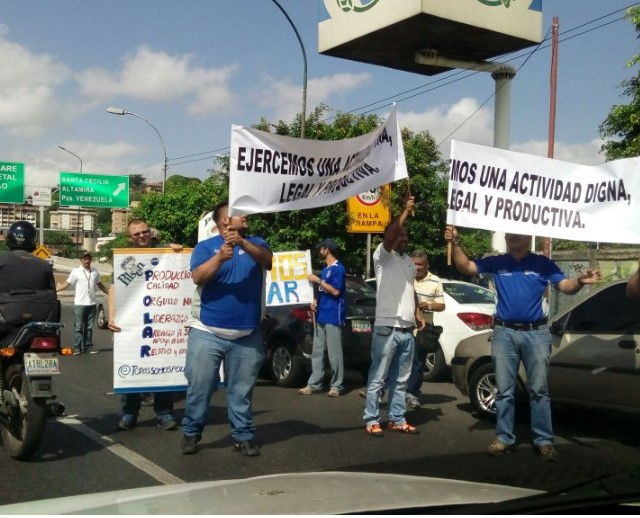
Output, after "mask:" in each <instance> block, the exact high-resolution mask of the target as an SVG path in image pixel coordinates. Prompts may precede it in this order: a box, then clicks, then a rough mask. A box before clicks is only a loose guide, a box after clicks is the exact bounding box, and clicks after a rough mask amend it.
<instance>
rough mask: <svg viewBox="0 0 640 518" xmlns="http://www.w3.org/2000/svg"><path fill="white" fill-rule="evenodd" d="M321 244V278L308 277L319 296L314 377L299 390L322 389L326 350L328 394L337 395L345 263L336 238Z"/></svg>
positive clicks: (341, 369)
mask: <svg viewBox="0 0 640 518" xmlns="http://www.w3.org/2000/svg"><path fill="white" fill-rule="evenodd" d="M318 247H319V248H320V255H321V256H322V258H323V259H324V261H325V263H326V266H325V267H324V268H323V270H322V272H320V277H318V276H317V275H315V274H313V273H310V274H309V277H308V278H309V281H310V282H313V283H316V284H317V285H318V298H317V300H316V301H314V302H313V304H311V310H312V311H315V312H316V313H317V316H316V324H317V325H316V329H315V333H314V337H313V353H312V355H311V376H310V377H309V381H308V382H307V386H306V387H304V388H301V389H300V390H299V391H298V392H300V394H302V395H303V396H308V395H309V394H313V393H314V392H321V391H322V388H323V379H324V351H325V349H326V350H327V356H328V357H329V365H330V366H331V386H330V388H329V397H338V396H339V395H340V392H342V389H343V386H342V380H343V378H344V364H343V360H342V326H343V325H344V321H345V317H346V300H345V296H346V291H347V290H346V280H345V273H346V272H345V269H344V266H342V263H340V261H338V250H339V247H338V243H336V241H335V240H334V239H325V240H324V241H322V242H321V243H319V244H318Z"/></svg>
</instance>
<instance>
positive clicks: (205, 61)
mask: <svg viewBox="0 0 640 518" xmlns="http://www.w3.org/2000/svg"><path fill="white" fill-rule="evenodd" d="M279 1H280V4H281V5H282V6H283V8H284V9H286V11H287V12H288V14H289V16H290V17H291V19H292V20H293V22H294V23H295V24H296V27H297V28H298V31H299V32H300V34H301V37H302V39H303V42H304V45H305V48H306V53H307V59H308V100H307V111H308V112H309V111H311V110H312V109H313V108H314V107H315V106H317V105H318V104H319V103H325V104H327V105H329V106H330V107H331V109H332V110H334V111H335V110H338V111H342V112H355V113H362V112H365V111H367V112H371V113H376V114H378V115H380V116H381V117H386V115H387V114H388V113H389V111H390V109H391V107H390V105H389V103H390V102H392V101H393V100H395V101H397V110H398V117H399V120H400V124H401V125H402V126H406V127H408V128H410V129H411V130H413V131H422V130H429V131H430V132H431V134H432V135H434V137H435V138H436V140H437V141H438V142H439V143H442V150H443V153H444V155H445V156H447V155H448V149H449V146H448V141H447V140H446V137H448V136H449V135H450V134H451V133H452V132H453V131H454V130H456V129H457V130H456V131H455V133H454V134H453V138H457V139H459V140H464V141H468V142H473V143H479V144H486V145H491V143H492V141H493V99H492V98H491V97H492V95H493V92H494V82H493V80H492V79H491V78H490V76H489V75H488V74H483V73H478V74H474V75H469V74H468V73H465V74H461V73H460V72H448V73H446V74H441V75H439V76H433V77H430V76H423V75H418V74H412V73H408V72H402V71H397V70H391V69H386V68H383V67H377V66H373V65H366V64H363V63H357V62H353V61H347V60H343V59H339V58H334V57H328V56H323V55H320V54H318V52H317V45H318V30H317V24H318V19H319V18H318V11H319V8H320V6H321V5H322V0H279ZM382 1H389V2H401V1H402V0H382ZM449 1H456V0H449ZM512 1H514V2H515V1H522V0H512ZM633 4H634V2H632V1H629V0H624V1H621V0H543V35H544V34H547V32H548V31H550V29H551V23H552V19H553V17H554V16H558V17H559V22H560V45H559V59H558V93H557V115H556V117H557V120H556V135H555V157H556V158H558V159H561V160H566V161H570V162H576V163H583V164H597V163H601V162H603V161H604V159H603V157H602V156H601V155H599V153H598V151H599V147H600V145H601V142H600V140H599V136H598V125H599V124H600V123H601V122H602V121H603V120H604V118H605V117H606V115H607V113H608V112H609V110H610V108H611V106H612V105H614V104H616V103H619V102H621V98H620V95H621V93H622V92H621V89H620V88H619V84H620V82H621V81H622V80H623V79H625V78H628V77H631V75H632V74H634V73H635V70H634V69H628V68H626V67H625V65H626V63H627V61H628V60H629V59H630V58H631V57H632V56H633V55H634V54H636V53H638V50H639V49H638V40H637V39H636V34H635V31H634V29H633V26H632V25H631V23H629V22H627V21H624V20H622V16H623V11H621V10H622V9H623V8H625V7H628V6H630V5H633ZM0 6H1V9H0V161H2V162H5V161H13V162H23V163H25V171H26V183H27V184H28V185H36V186H38V185H39V186H47V185H50V186H54V185H56V184H57V182H58V173H59V171H77V170H79V161H78V160H77V159H76V158H75V157H74V156H72V155H70V154H68V153H65V152H64V151H62V150H60V149H59V148H58V146H63V147H65V148H66V149H68V150H69V151H72V152H73V153H75V154H76V155H78V156H80V157H81V159H82V161H83V171H84V172H93V173H102V174H130V173H140V174H143V175H145V176H146V177H147V178H148V179H149V180H156V181H157V180H160V179H161V177H162V159H163V152H162V146H161V143H160V140H159V139H158V137H157V135H156V134H155V133H154V132H153V130H152V129H151V128H150V127H149V126H148V125H147V124H145V123H144V122H143V121H141V120H139V119H137V118H135V117H132V116H124V117H121V116H116V115H111V114H108V113H107V112H106V109H107V108H108V107H120V108H124V109H125V110H127V111H131V112H134V113H137V114H139V115H141V116H143V117H145V118H146V119H148V120H149V121H150V122H152V123H153V124H154V125H155V126H156V128H157V129H158V131H159V132H160V134H161V135H162V137H163V140H164V142H165V144H166V148H167V156H168V157H169V175H171V174H178V173H179V174H184V175H186V176H195V177H199V178H205V177H206V175H207V169H208V168H211V167H212V166H213V164H214V162H213V160H214V159H213V157H214V156H215V155H216V154H224V153H226V152H228V147H229V143H230V128H231V125H232V124H240V125H246V126H249V125H251V124H253V123H255V122H257V121H258V120H259V119H260V118H261V117H265V118H266V119H267V120H269V121H270V122H277V121H278V120H279V119H283V120H286V121H290V120H292V118H293V116H294V115H295V114H296V113H298V112H300V111H301V106H302V76H303V60H302V52H301V49H300V46H299V44H298V41H297V39H296V37H295V34H294V32H293V30H292V29H291V27H290V25H289V23H288V22H287V20H286V18H285V17H284V15H283V14H282V12H281V11H280V10H279V9H278V8H277V6H276V5H275V4H274V3H273V2H272V1H271V0H192V1H190V2H178V1H176V0H127V1H125V0H109V1H108V2H90V1H86V0H57V1H55V2H53V1H45V0H20V1H15V0H0ZM578 27H581V28H580V29H576V28H578ZM580 33H582V34H580ZM549 35H550V32H549ZM549 37H550V36H549ZM533 50H534V48H531V49H528V50H527V51H521V52H518V53H516V54H515V55H513V56H508V57H504V56H503V57H501V58H500V60H502V61H505V60H506V59H511V58H515V59H513V60H512V61H510V62H511V64H512V65H514V66H515V67H516V68H517V69H518V72H517V75H516V78H515V79H514V81H513V84H512V113H511V137H510V140H511V149H514V150H516V151H522V152H526V153H532V154H538V155H542V156H546V154H547V138H548V124H549V122H548V121H549V118H548V117H549V84H550V81H549V77H550V59H551V46H550V40H548V41H547V42H545V43H543V44H542V45H541V46H540V48H539V49H538V50H536V52H534V53H532V54H531V51H533ZM454 74H457V75H454ZM462 75H464V76H466V77H464V78H463V79H461V78H460V77H461V76H462ZM442 79H448V81H442ZM436 81H437V83H436ZM444 83H446V84H444ZM416 94H417V95H416ZM384 99H387V100H385V101H383V100H384ZM487 101H488V102H487ZM483 103H486V104H483ZM364 106H367V108H365V109H363V108H362V107H364ZM470 116H471V117H470ZM469 117H470V118H469ZM467 119H468V120H467ZM465 120H467V122H466V123H465V124H464V125H463V126H460V125H461V123H462V122H463V121H465Z"/></svg>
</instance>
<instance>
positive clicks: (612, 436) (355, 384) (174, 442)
mask: <svg viewBox="0 0 640 518" xmlns="http://www.w3.org/2000/svg"><path fill="white" fill-rule="evenodd" d="M69 303H70V301H69V300H65V303H64V311H63V317H64V321H65V324H66V327H65V329H64V332H63V340H65V341H66V342H67V343H71V328H72V325H71V324H72V322H71V320H70V318H71V311H70V306H69V305H68V304H69ZM95 336H96V340H95V343H96V347H97V349H98V350H99V351H100V353H99V354H96V355H82V356H74V357H67V358H63V359H62V360H61V370H62V374H61V375H60V376H59V377H58V378H56V380H55V382H56V388H57V391H58V395H59V399H60V400H61V401H63V402H64V403H65V405H66V414H65V415H64V416H62V417H59V418H52V419H51V420H50V421H49V422H48V423H47V430H46V437H45V440H44V443H43V444H42V447H41V450H40V453H39V455H38V456H37V457H36V458H34V459H32V460H31V461H29V462H18V461H14V460H13V459H11V458H10V457H9V456H8V455H7V454H6V453H5V451H4V450H3V449H1V448H0V489H1V492H0V494H1V495H2V496H1V497H0V501H1V503H2V504H9V503H14V502H25V501H30V500H37V499H44V498H51V497H56V496H68V495H76V494H85V493H92V492H99V491H109V490H115V489H129V488H136V487H144V486H150V485H160V484H174V483H181V482H192V481H204V480H222V479H236V478H245V477H252V476H258V475H266V474H276V473H286V472H302V471H329V470H331V471H334V470H338V471H364V472H377V473H381V472H384V473H403V474H409V475H420V476H432V477H441V478H456V479H463V480H469V481H479V482H489V483H495V484H506V485H513V486H520V487H527V488H534V489H542V490H552V489H556V488H558V487H563V486H568V485H571V484H574V483H578V482H580V481H583V480H587V479H591V478H595V477H600V476H603V475H607V474H611V473H618V472H624V471H629V470H634V469H638V468H640V419H639V418H632V417H629V416H624V415H616V414H611V413H602V412H597V411H594V410H585V409H578V408H572V407H564V406H563V407H561V406H554V423H555V428H556V434H557V442H556V446H557V449H558V452H559V454H560V460H559V461H558V462H557V463H552V464H549V463H544V462H542V461H541V460H540V458H539V457H537V456H536V455H535V454H534V453H533V450H532V448H531V446H530V434H529V431H528V426H527V425H526V424H522V425H519V426H518V430H517V433H518V437H519V445H518V447H517V449H516V451H515V452H514V453H512V454H509V455H507V456H504V457H501V458H493V457H488V456H487V455H486V454H485V453H484V448H485V447H486V446H487V445H488V444H489V442H491V440H492V439H493V423H491V422H487V421H481V420H477V419H476V418H475V416H474V415H473V414H472V413H471V407H470V405H469V403H468V400H467V399H466V398H464V397H463V396H461V395H460V394H459V393H458V391H457V390H456V389H455V387H454V386H453V384H452V383H450V382H442V383H425V384H424V386H423V392H424V395H423V399H422V402H423V406H422V408H421V409H419V410H416V411H413V412H410V413H409V414H408V419H409V420H410V422H411V423H413V424H415V425H417V426H418V427H419V429H420V435H418V436H407V435H402V434H393V433H387V434H386V436H385V437H384V438H373V437H369V436H367V435H365V432H364V429H363V424H362V420H361V418H362V406H363V400H362V399H361V398H360V397H359V396H358V391H359V390H361V389H363V388H364V385H365V382H364V380H363V379H362V378H361V377H360V376H359V375H358V374H357V373H356V372H349V371H348V372H347V379H346V392H345V394H344V395H343V396H341V397H339V398H329V397H327V396H326V394H320V395H311V396H301V395H299V394H298V393H297V390H295V389H283V388H279V387H275V386H273V385H272V384H271V383H270V382H269V381H267V380H260V381H259V383H258V386H257V387H256V390H255V397H254V413H255V419H256V424H257V428H258V441H259V443H260V444H261V445H262V454H261V455H260V456H259V457H255V458H247V457H243V456H241V455H240V454H238V453H235V452H234V451H233V449H232V441H231V437H230V433H229V425H228V421H227V416H226V405H225V393H224V391H219V392H217V393H216V394H214V396H213V399H212V403H211V407H212V408H211V418H210V423H211V424H210V425H209V426H207V427H206V428H205V432H204V437H203V440H202V442H201V450H200V452H199V453H198V454H196V455H191V456H185V455H182V453H181V452H180V432H179V431H173V432H166V431H163V430H161V429H158V428H157V427H156V425H155V421H154V418H153V410H152V408H151V407H143V408H142V412H141V416H140V421H139V425H138V427H137V428H135V429H133V430H131V431H128V432H119V431H117V430H116V423H117V420H118V412H119V396H115V395H110V394H109V393H110V391H111V388H112V384H111V381H112V374H113V373H112V360H113V356H112V345H111V343H112V342H111V335H110V333H108V332H106V331H101V330H96V333H95ZM175 407H176V410H175V414H176V417H177V418H178V419H180V418H181V417H182V413H183V408H184V394H181V393H178V394H176V395H175ZM384 410H385V407H384V406H383V412H384ZM383 415H384V414H383Z"/></svg>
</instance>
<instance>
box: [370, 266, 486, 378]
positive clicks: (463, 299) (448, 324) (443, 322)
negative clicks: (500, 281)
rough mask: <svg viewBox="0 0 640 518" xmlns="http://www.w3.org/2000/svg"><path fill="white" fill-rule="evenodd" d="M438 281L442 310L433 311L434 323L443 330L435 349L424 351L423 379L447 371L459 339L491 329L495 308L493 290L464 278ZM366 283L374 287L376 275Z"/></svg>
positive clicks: (437, 375) (442, 374) (440, 374)
mask: <svg viewBox="0 0 640 518" xmlns="http://www.w3.org/2000/svg"><path fill="white" fill-rule="evenodd" d="M441 281H442V291H443V292H444V302H445V310H444V311H440V312H437V313H434V314H433V324H434V325H436V326H442V329H443V331H442V334H441V335H440V340H439V343H440V347H439V348H438V350H437V351H436V352H434V353H429V354H427V360H426V362H425V373H424V380H425V381H438V380H441V379H443V378H444V377H445V375H446V374H448V372H449V365H450V364H451V359H452V358H453V355H454V353H455V350H456V346H457V345H458V342H460V340H462V339H464V338H467V337H469V336H474V335H476V334H478V333H482V332H483V331H485V330H487V329H491V327H492V326H493V314H494V313H495V309H496V298H495V294H494V293H493V292H492V291H490V290H488V289H486V288H483V287H482V286H478V285H477V284H472V283H470V282H465V281H456V280H451V279H441ZM365 282H366V283H367V284H369V285H370V286H371V287H372V288H373V289H375V286H376V279H375V278H371V279H367V280H366V281H365Z"/></svg>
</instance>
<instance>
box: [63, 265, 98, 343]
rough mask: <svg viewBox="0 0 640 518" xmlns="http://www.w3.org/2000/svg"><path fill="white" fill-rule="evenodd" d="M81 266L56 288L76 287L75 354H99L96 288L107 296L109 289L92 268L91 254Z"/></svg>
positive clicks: (74, 304) (72, 271)
mask: <svg viewBox="0 0 640 518" xmlns="http://www.w3.org/2000/svg"><path fill="white" fill-rule="evenodd" d="M80 262H81V265H80V266H78V267H77V268H74V269H73V270H71V273H70V274H69V277H68V278H67V280H66V281H65V282H62V283H60V284H58V285H57V286H56V291H62V290H66V289H67V288H68V287H69V286H74V287H75V289H76V295H75V298H74V300H73V316H74V318H73V354H82V353H87V352H88V353H92V354H94V353H97V352H98V351H94V350H93V323H94V321H95V319H96V287H98V288H100V290H101V291H102V292H104V293H106V294H108V293H109V291H108V290H107V288H106V287H105V285H104V284H102V281H101V280H100V274H99V273H98V270H96V269H95V268H94V267H93V266H91V254H89V253H86V254H84V255H83V256H82V257H81V258H80Z"/></svg>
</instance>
